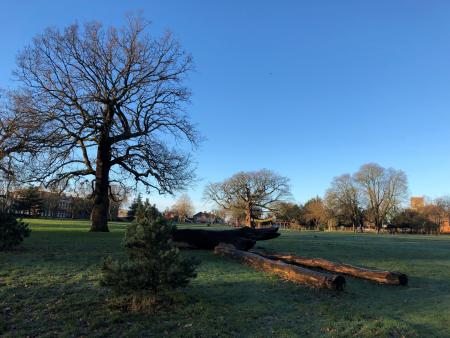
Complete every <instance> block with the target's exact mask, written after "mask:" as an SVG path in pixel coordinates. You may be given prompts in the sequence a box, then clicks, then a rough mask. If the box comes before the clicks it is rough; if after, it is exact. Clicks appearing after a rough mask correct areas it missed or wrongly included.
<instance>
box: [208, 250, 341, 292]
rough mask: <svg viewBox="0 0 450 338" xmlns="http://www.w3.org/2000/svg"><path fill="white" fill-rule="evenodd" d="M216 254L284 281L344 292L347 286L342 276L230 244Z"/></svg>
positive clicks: (216, 251) (215, 251)
mask: <svg viewBox="0 0 450 338" xmlns="http://www.w3.org/2000/svg"><path fill="white" fill-rule="evenodd" d="M214 253H215V254H216V255H220V256H225V257H230V258H233V259H236V260H238V261H240V262H242V263H245V264H247V265H249V266H251V267H254V268H256V269H258V270H263V271H266V272H269V273H272V274H275V275H277V276H279V277H281V278H283V279H286V280H289V281H292V282H295V283H299V284H304V285H308V286H311V287H315V288H323V289H332V290H343V288H344V285H345V278H344V277H343V276H341V275H335V274H329V273H322V272H317V271H313V270H309V269H306V268H302V267H299V266H296V265H292V264H287V263H284V262H281V261H278V260H273V259H268V258H265V257H263V256H261V255H257V254H255V253H252V252H247V251H243V250H238V249H236V248H235V247H234V246H233V245H230V244H224V243H221V244H219V245H218V246H217V247H216V248H215V249H214Z"/></svg>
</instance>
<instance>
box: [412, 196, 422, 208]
mask: <svg viewBox="0 0 450 338" xmlns="http://www.w3.org/2000/svg"><path fill="white" fill-rule="evenodd" d="M410 203H411V205H410V206H411V209H413V210H419V209H422V208H423V207H424V206H425V198H424V197H423V196H420V197H411V202H410Z"/></svg>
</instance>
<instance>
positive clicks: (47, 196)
mask: <svg viewBox="0 0 450 338" xmlns="http://www.w3.org/2000/svg"><path fill="white" fill-rule="evenodd" d="M81 191H82V190H80V191H79V192H78V194H67V193H62V192H57V191H48V190H44V189H42V188H40V187H36V186H28V187H23V188H17V189H14V190H12V191H10V192H9V195H8V199H5V198H2V201H1V205H2V209H3V210H6V209H7V210H8V212H9V213H11V214H13V215H16V216H21V217H24V216H25V217H50V218H72V219H89V217H90V214H91V210H92V203H93V201H92V197H91V195H89V194H83V193H80V192H81ZM3 196H5V195H4V194H3ZM123 202H124V199H123V198H122V199H116V200H112V201H111V203H110V209H109V213H108V218H109V219H110V220H115V219H117V218H118V213H119V209H120V208H121V206H122V204H123Z"/></svg>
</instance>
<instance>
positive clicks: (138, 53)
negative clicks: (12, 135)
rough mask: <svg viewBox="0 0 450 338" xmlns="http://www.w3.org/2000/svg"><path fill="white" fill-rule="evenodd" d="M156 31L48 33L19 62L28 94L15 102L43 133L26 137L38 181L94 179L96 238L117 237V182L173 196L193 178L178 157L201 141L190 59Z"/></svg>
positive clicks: (138, 23) (19, 113) (139, 23)
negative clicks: (112, 227) (112, 231)
mask: <svg viewBox="0 0 450 338" xmlns="http://www.w3.org/2000/svg"><path fill="white" fill-rule="evenodd" d="M147 27H148V25H147V24H146V22H144V21H143V20H141V19H139V18H133V17H130V18H128V22H127V24H126V25H125V26H124V27H122V28H120V29H116V28H109V29H105V28H104V27H102V25H101V24H99V23H90V24H86V25H85V26H84V28H83V29H82V28H80V27H79V26H78V25H72V26H69V27H67V28H66V29H64V31H62V32H61V31H59V30H57V29H47V30H46V31H45V32H44V33H43V34H41V35H38V36H37V37H36V38H35V39H34V40H33V42H32V44H31V45H30V46H28V47H26V48H25V49H24V50H23V51H22V52H21V53H20V54H19V55H18V58H17V65H18V66H17V70H16V71H15V77H16V78H17V80H18V81H19V82H20V83H21V84H22V87H21V88H20V89H18V90H16V91H15V92H14V93H13V99H12V100H13V106H14V112H15V114H16V117H17V118H19V119H20V120H21V124H22V125H28V126H29V127H30V128H31V126H39V127H38V130H34V131H33V135H31V136H32V137H30V138H29V139H28V140H27V141H28V144H29V146H30V147H32V148H33V150H35V151H37V152H38V156H37V157H36V159H35V162H34V163H37V164H38V165H39V169H40V173H41V175H40V176H38V177H37V178H38V179H39V180H40V181H42V182H44V184H45V185H47V186H48V185H51V184H53V183H56V182H61V181H63V182H69V181H71V180H73V179H77V178H80V177H85V176H92V177H94V179H93V209H92V213H91V219H92V225H91V231H108V226H107V216H108V210H109V204H110V201H109V198H110V196H109V194H110V192H111V184H112V183H114V182H116V183H117V182H118V181H119V182H125V181H126V180H127V179H128V178H132V179H134V180H135V181H136V182H138V183H140V184H143V185H144V186H145V187H146V188H147V189H148V190H153V189H154V190H157V191H158V192H159V193H170V194H172V193H174V192H175V191H177V190H179V189H180V188H183V187H184V186H185V185H186V184H187V183H188V182H190V181H191V179H192V178H193V175H194V173H193V169H192V166H191V160H190V156H189V155H188V154H186V153H185V152H180V151H177V150H176V147H177V145H178V144H179V141H180V140H181V139H184V140H187V141H188V143H190V144H191V145H193V146H196V145H197V142H198V134H197V131H196V130H195V128H194V126H193V124H192V123H191V122H190V120H189V118H188V116H187V115H186V113H185V104H186V103H187V102H188V100H189V97H190V93H189V90H188V89H187V88H186V87H185V86H184V84H183V81H184V79H185V77H186V74H187V73H188V72H189V70H190V69H191V63H192V62H191V57H190V56H189V55H188V54H187V53H186V52H184V51H183V50H182V49H181V47H180V46H179V44H178V43H177V42H176V41H175V40H174V39H173V38H172V36H171V34H170V33H167V34H165V35H164V36H162V37H161V38H152V37H150V35H148V34H147V33H146V29H147ZM173 141H175V142H173Z"/></svg>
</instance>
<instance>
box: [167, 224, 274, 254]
mask: <svg viewBox="0 0 450 338" xmlns="http://www.w3.org/2000/svg"><path fill="white" fill-rule="evenodd" d="M278 236H280V233H279V232H278V228H276V227H273V228H265V229H253V228H249V227H243V228H239V229H233V230H217V231H215V230H204V229H177V230H176V231H175V232H174V233H173V234H172V238H173V240H174V241H175V243H176V244H177V245H178V246H179V247H181V248H183V247H185V248H192V249H207V250H213V249H214V248H215V247H216V246H217V245H218V244H219V243H229V244H233V245H234V246H235V247H236V248H238V249H240V250H249V249H251V248H253V247H254V246H255V243H256V241H264V240H269V239H273V238H277V237H278Z"/></svg>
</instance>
